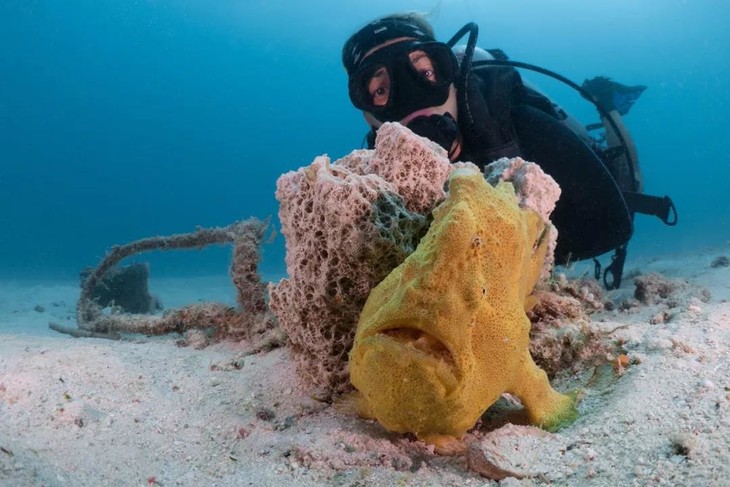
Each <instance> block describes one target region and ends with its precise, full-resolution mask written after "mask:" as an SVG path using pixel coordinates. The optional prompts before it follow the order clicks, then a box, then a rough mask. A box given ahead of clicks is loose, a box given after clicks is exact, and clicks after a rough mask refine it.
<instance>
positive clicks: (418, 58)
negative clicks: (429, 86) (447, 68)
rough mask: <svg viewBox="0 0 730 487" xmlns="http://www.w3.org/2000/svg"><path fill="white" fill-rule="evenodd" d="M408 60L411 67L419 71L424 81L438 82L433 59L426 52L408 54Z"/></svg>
mask: <svg viewBox="0 0 730 487" xmlns="http://www.w3.org/2000/svg"><path fill="white" fill-rule="evenodd" d="M408 58H409V60H410V61H411V66H413V67H414V68H415V69H416V71H418V74H419V75H421V76H422V77H423V79H425V80H428V81H430V82H432V83H435V82H436V70H435V69H434V66H433V61H431V58H430V57H429V56H428V54H426V52H425V51H413V52H411V53H409V54H408Z"/></svg>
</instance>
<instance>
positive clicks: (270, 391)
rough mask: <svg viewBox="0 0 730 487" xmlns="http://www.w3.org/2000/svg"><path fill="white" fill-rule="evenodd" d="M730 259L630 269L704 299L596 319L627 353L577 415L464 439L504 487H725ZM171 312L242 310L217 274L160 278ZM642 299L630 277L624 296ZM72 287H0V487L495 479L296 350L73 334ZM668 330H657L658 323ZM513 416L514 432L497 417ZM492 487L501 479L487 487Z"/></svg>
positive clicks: (704, 255) (690, 258) (566, 381)
mask: <svg viewBox="0 0 730 487" xmlns="http://www.w3.org/2000/svg"><path fill="white" fill-rule="evenodd" d="M722 254H724V255H728V254H730V248H720V249H707V250H705V251H703V252H697V253H694V254H692V255H682V256H666V257H661V258H656V259H653V260H651V261H648V260H644V261H630V262H629V263H628V266H627V268H628V271H629V272H630V271H631V270H632V269H634V270H639V271H641V272H643V273H647V272H658V273H661V274H662V275H664V276H665V277H667V278H669V279H672V280H678V281H687V282H688V283H689V284H690V286H695V287H698V288H704V289H707V290H709V291H710V292H711V295H712V298H711V300H710V301H709V302H707V303H705V302H701V301H700V300H689V301H688V302H687V303H684V304H682V305H681V307H680V308H678V309H674V310H672V313H670V314H668V315H667V316H670V317H669V319H667V320H664V321H663V322H661V323H658V324H651V322H652V321H657V320H652V317H655V316H657V314H658V313H662V312H663V311H664V310H665V309H666V305H662V304H657V305H652V306H649V305H645V306H641V307H639V308H638V309H636V308H635V309H633V310H632V311H631V312H625V311H612V312H608V311H605V312H600V313H597V314H594V315H593V316H592V321H593V322H594V323H596V324H597V325H598V326H599V327H600V328H602V329H604V330H612V329H615V328H617V327H621V328H620V329H618V330H617V331H615V332H614V336H616V337H617V338H619V339H622V340H623V341H624V342H625V345H624V347H625V348H626V350H627V351H628V356H629V357H630V359H631V361H632V365H631V366H629V367H628V368H627V369H626V370H625V371H624V373H623V374H622V375H621V376H614V375H612V376H611V377H610V378H609V379H608V380H606V379H605V378H604V379H599V380H591V379H590V378H587V377H588V376H586V377H576V376H573V377H571V378H562V379H559V380H557V381H555V382H554V384H555V385H556V387H557V388H558V389H562V390H566V389H568V388H570V387H573V386H574V385H575V384H576V382H577V383H578V384H579V385H582V386H583V387H584V393H583V399H582V401H581V403H580V404H579V412H580V417H579V418H578V420H577V421H576V422H575V423H574V424H572V425H571V426H569V427H566V428H564V429H563V430H561V431H559V432H558V433H546V432H544V431H542V430H539V429H537V428H534V427H531V426H527V425H524V424H511V423H506V424H499V423H497V424H496V425H495V423H490V424H489V425H487V424H486V423H485V424H482V425H481V426H479V427H478V428H477V429H476V430H475V431H473V432H472V433H470V437H471V438H472V440H473V441H478V442H479V443H480V444H481V446H482V447H483V448H484V449H485V450H488V451H490V452H492V454H493V456H494V458H497V459H499V462H500V466H501V467H504V468H508V469H510V470H512V471H516V472H520V473H523V474H525V475H527V477H526V478H524V479H521V480H518V479H516V478H507V479H505V480H502V481H501V483H500V485H509V486H516V485H572V486H592V485H602V486H603V485H605V486H624V485H637V486H646V485H671V486H675V485H681V486H726V485H730V355H729V354H728V348H729V346H730V302H729V301H728V300H729V299H730V267H711V266H710V262H711V261H712V260H713V259H714V258H715V257H717V256H718V255H722ZM151 289H152V290H153V292H155V293H156V294H158V295H159V296H160V297H161V298H162V300H163V303H164V304H165V305H166V306H167V307H174V306H179V305H182V304H185V303H192V302H196V301H199V300H218V301H229V302H232V301H233V290H232V288H230V285H229V284H228V283H227V282H226V279H225V278H224V277H220V278H193V279H182V278H181V279H153V280H152V281H151ZM614 293H616V295H615V296H614V297H616V298H618V297H619V296H620V295H622V294H623V295H627V296H628V295H631V294H632V293H633V284H632V282H631V279H626V280H625V283H624V286H623V288H622V289H620V290H617V291H614ZM77 296H78V285H77V283H76V282H8V281H6V282H0V485H2V486H8V487H10V486H12V487H16V486H18V487H20V486H44V485H46V486H57V485H59V486H60V485H68V486H86V485H88V486H102V485H111V486H154V485H159V486H176V485H182V486H246V485H253V486H278V485H286V486H293V485H297V486H306V485H342V486H363V487H364V486H371V485H382V486H390V485H433V486H437V485H439V486H440V485H454V486H457V485H459V486H461V485H489V484H490V481H489V480H487V479H485V478H483V477H481V476H480V475H479V474H478V473H475V472H474V471H471V470H469V469H468V468H467V467H466V462H465V460H464V458H463V457H458V456H457V457H446V456H440V455H438V454H436V453H434V451H433V448H432V447H429V446H428V445H425V444H423V443H421V442H419V441H416V440H414V439H413V438H411V437H405V436H403V435H396V434H390V433H387V432H385V431H384V430H383V429H382V428H381V427H380V426H379V425H378V424H377V423H374V422H372V421H366V420H362V419H359V418H357V417H356V416H354V415H353V414H352V413H351V412H350V411H349V410H348V409H347V408H346V407H338V405H337V404H335V405H328V404H325V403H322V402H318V401H317V400H316V399H314V398H312V397H311V396H310V393H309V392H308V391H307V390H306V389H305V388H303V387H302V386H301V385H299V383H298V381H297V378H296V375H295V372H294V367H293V365H292V363H291V362H290V361H289V359H288V356H287V351H286V350H285V349H278V350H274V351H272V352H269V353H265V354H259V355H252V356H248V357H246V358H245V360H244V361H243V362H242V363H241V364H240V365H241V368H240V369H239V370H237V369H235V368H230V367H228V368H226V367H224V366H222V367H221V366H219V365H222V364H226V363H230V359H231V358H232V357H234V356H235V355H236V353H237V352H239V351H241V350H243V349H244V348H245V347H246V345H247V344H245V343H235V344H234V343H220V344H216V345H213V346H210V347H208V348H205V349H203V350H194V349H192V348H181V347H178V346H176V341H177V339H178V338H179V337H177V336H166V337H160V338H147V337H142V336H139V337H131V338H130V339H129V340H123V341H108V340H103V339H87V338H71V337H68V336H65V335H60V334H57V333H55V332H53V331H51V330H49V329H48V322H49V321H57V322H61V323H65V324H69V325H72V324H73V323H74V306H75V301H76V298H77ZM659 321H661V320H659ZM502 423H504V422H502ZM492 484H493V485H496V484H497V483H496V482H492Z"/></svg>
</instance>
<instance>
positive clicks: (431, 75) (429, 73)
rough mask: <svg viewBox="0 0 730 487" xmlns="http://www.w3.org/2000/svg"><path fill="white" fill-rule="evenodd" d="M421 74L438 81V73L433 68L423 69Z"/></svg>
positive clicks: (430, 79) (432, 80)
mask: <svg viewBox="0 0 730 487" xmlns="http://www.w3.org/2000/svg"><path fill="white" fill-rule="evenodd" d="M421 76H423V77H424V78H425V79H427V80H429V81H431V82H433V83H435V82H436V73H435V72H434V70H433V69H427V70H425V71H421Z"/></svg>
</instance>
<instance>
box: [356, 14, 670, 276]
mask: <svg viewBox="0 0 730 487" xmlns="http://www.w3.org/2000/svg"><path fill="white" fill-rule="evenodd" d="M467 33H468V34H469V37H468V41H467V44H466V45H465V46H457V45H456V43H457V42H458V41H459V40H460V39H461V38H462V37H463V36H464V35H466V34H467ZM477 34H478V27H477V25H476V24H474V23H470V24H467V25H466V26H464V27H463V28H462V29H461V30H460V31H459V32H458V33H457V34H456V35H454V37H453V38H452V39H451V40H449V41H448V42H446V43H443V42H438V41H436V40H435V36H434V32H433V28H432V27H431V25H430V24H429V23H428V21H427V20H426V19H425V18H424V17H423V16H422V15H420V14H417V13H403V14H395V15H389V16H385V17H381V18H379V19H376V20H374V21H372V22H370V23H368V24H367V25H365V26H364V27H363V28H361V29H360V30H358V31H357V32H356V33H354V34H353V35H352V36H351V37H350V38H349V39H348V40H347V42H346V43H345V45H344V47H343V49H342V62H343V64H344V66H345V69H346V70H347V74H348V85H349V94H350V100H351V101H352V103H353V105H354V106H355V107H356V108H358V109H360V110H362V111H363V113H364V116H365V120H366V121H367V123H368V125H369V126H370V131H369V132H368V134H367V137H366V139H367V144H368V147H369V148H372V147H373V146H374V143H375V135H376V133H377V130H378V128H379V127H380V126H381V125H382V124H383V123H384V122H399V123H401V124H403V125H405V126H407V127H408V128H409V129H411V130H412V131H413V132H414V133H416V134H418V135H421V136H423V137H426V138H428V139H430V140H432V141H433V142H435V143H437V144H439V145H440V146H441V147H443V148H444V149H445V150H446V152H447V153H448V157H449V159H450V160H451V161H452V162H455V161H470V162H473V163H474V164H476V165H477V166H479V167H481V168H484V166H486V165H487V164H489V163H491V162H493V161H496V160H497V159H500V158H502V157H509V158H511V157H518V156H519V157H522V158H523V159H525V160H527V161H531V162H535V163H537V164H539V165H540V167H541V168H542V169H543V170H544V171H545V172H546V173H547V174H549V175H550V176H552V177H553V178H554V179H555V181H556V182H557V183H558V184H559V185H560V188H561V197H560V199H559V200H558V203H557V205H556V208H555V211H554V212H553V214H552V217H551V219H552V222H553V224H554V225H555V226H556V227H557V229H558V244H557V248H556V251H555V260H556V263H558V264H567V263H569V262H574V261H578V260H583V259H588V258H593V259H594V262H595V276H596V279H600V277H601V264H600V262H599V261H598V259H597V256H599V255H601V254H604V253H606V252H609V251H611V250H614V255H613V258H612V262H611V264H610V265H608V266H607V267H606V269H605V270H604V272H603V282H604V284H605V286H606V287H607V288H609V289H614V288H617V287H619V286H620V284H621V275H622V271H623V266H624V261H625V258H626V246H627V243H628V241H629V239H630V237H631V235H632V233H633V217H634V214H635V213H644V214H651V215H655V216H657V217H659V218H660V219H662V221H664V223H666V224H668V225H674V224H676V210H675V209H674V205H673V203H672V201H671V199H670V198H669V197H667V196H664V197H656V196H650V195H646V194H644V193H643V183H642V180H641V175H640V171H639V165H638V158H637V154H636V150H635V148H634V144H633V142H632V140H631V138H630V136H629V134H628V131H627V130H626V128H625V126H624V125H623V123H622V120H621V116H622V115H626V114H627V113H628V112H629V109H630V108H631V106H632V105H633V104H634V103H635V102H636V100H637V99H638V98H639V96H640V95H641V93H642V92H643V91H644V90H645V89H646V87H645V86H624V85H622V84H619V83H616V82H614V81H612V80H610V79H609V78H606V77H596V78H593V79H591V80H586V81H585V82H584V83H583V85H582V86H578V85H576V84H575V83H573V82H571V81H570V80H568V79H566V78H564V77H562V76H560V75H558V74H556V73H553V72H551V71H548V70H546V69H543V68H539V67H537V66H533V65H529V64H525V63H519V62H515V61H511V60H509V58H508V57H507V56H506V55H505V54H504V53H503V52H502V51H501V50H499V49H492V50H484V49H481V48H478V47H477V46H476V39H477ZM516 68H525V69H529V70H533V71H537V72H539V73H542V74H545V75H547V76H551V77H553V78H556V79H558V80H560V81H562V82H564V83H566V84H568V85H570V86H571V87H573V88H574V89H575V90H577V91H578V92H579V93H580V94H581V95H582V96H583V97H584V98H586V99H587V100H589V101H590V102H591V103H593V104H594V105H595V106H596V108H597V110H598V111H599V114H600V116H601V121H602V123H599V124H592V125H588V126H584V125H583V124H581V123H580V122H578V121H577V120H576V119H574V118H573V117H571V116H570V115H569V114H567V113H566V112H565V110H563V109H562V108H561V107H560V106H558V105H557V104H556V103H553V102H552V101H551V100H550V99H549V98H548V97H547V96H545V95H544V94H542V93H541V92H540V91H538V90H537V89H536V88H534V87H532V86H530V85H529V84H528V83H526V82H524V81H523V80H522V77H521V76H520V73H519V72H518V71H517V69H516ZM600 128H603V130H604V133H603V136H594V135H592V134H591V133H590V132H591V131H594V130H596V129H600Z"/></svg>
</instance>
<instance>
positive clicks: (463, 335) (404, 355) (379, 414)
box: [349, 168, 577, 442]
mask: <svg viewBox="0 0 730 487" xmlns="http://www.w3.org/2000/svg"><path fill="white" fill-rule="evenodd" d="M433 215H434V221H433V223H432V224H431V227H430V228H429V230H428V233H427V234H426V235H425V236H424V237H423V239H422V240H421V242H420V243H419V245H418V248H417V249H416V251H415V252H414V253H412V254H411V255H410V256H408V258H406V260H405V261H404V262H403V263H402V264H401V265H400V266H398V267H397V268H396V269H394V270H393V271H392V272H391V273H390V274H389V275H388V276H387V277H386V278H385V279H384V280H383V281H382V282H381V283H380V284H378V286H376V287H375V288H374V289H373V290H372V292H371V293H370V295H369V297H368V300H367V302H366V304H365V307H364V308H363V311H362V313H361V314H360V318H359V321H358V325H357V331H356V334H355V343H354V346H353V348H352V350H351V352H350V363H349V366H350V380H351V381H352V383H353V385H354V386H355V387H356V388H357V390H358V391H359V392H360V394H361V399H360V405H361V413H363V414H365V415H367V416H370V417H374V418H375V419H377V420H378V422H380V423H381V424H382V425H383V426H384V427H385V428H386V429H387V430H389V431H394V432H400V433H405V432H411V433H415V434H416V435H417V436H418V437H419V438H420V439H423V440H425V441H434V442H435V439H437V438H460V437H461V436H462V435H463V434H464V433H465V432H466V431H467V430H468V429H469V428H471V427H473V426H474V424H475V423H476V421H477V420H478V419H479V417H480V416H481V415H482V414H483V413H484V412H485V411H486V410H487V408H488V407H489V406H491V405H492V404H493V403H494V402H495V401H496V400H497V399H498V398H499V397H500V395H501V394H502V393H510V394H512V395H514V396H516V397H518V398H519V399H520V400H521V401H522V404H523V406H524V408H525V411H526V413H527V416H528V418H529V420H530V421H531V422H532V423H533V424H535V425H539V426H541V427H543V428H545V429H548V430H554V429H557V428H559V427H560V426H561V425H563V424H566V423H568V422H571V421H572V420H574V419H575V417H576V415H577V412H576V408H575V403H576V399H575V395H563V394H560V393H559V392H557V391H555V390H554V389H553V388H552V387H551V386H550V383H549V382H548V379H547V375H546V374H545V372H544V371H543V370H542V369H540V368H539V367H538V366H537V365H535V363H534V361H533V360H532V357H531V356H530V352H529V350H528V345H529V332H530V321H529V319H528V318H527V316H526V314H525V310H526V309H529V307H530V305H531V299H530V294H531V292H532V289H533V287H534V286H535V284H536V282H537V280H538V278H539V276H540V272H541V268H542V265H543V262H544V261H545V258H546V253H547V250H546V249H547V244H548V242H547V241H548V238H546V234H547V233H548V231H547V230H548V229H549V223H546V222H544V221H543V220H542V218H541V217H540V216H538V214H537V213H535V212H534V211H532V210H529V209H521V208H520V207H519V206H518V203H517V198H516V196H515V193H514V189H513V186H512V184H511V183H504V182H501V183H499V184H498V185H497V186H496V187H492V186H490V185H489V184H488V183H487V182H486V181H485V180H484V178H483V177H482V175H481V174H480V173H479V172H477V171H475V170H473V169H466V168H465V169H456V170H454V171H453V173H452V175H451V177H450V179H449V193H448V196H447V198H446V200H444V202H443V203H441V204H440V205H439V206H438V207H437V208H436V209H434V211H433Z"/></svg>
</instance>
